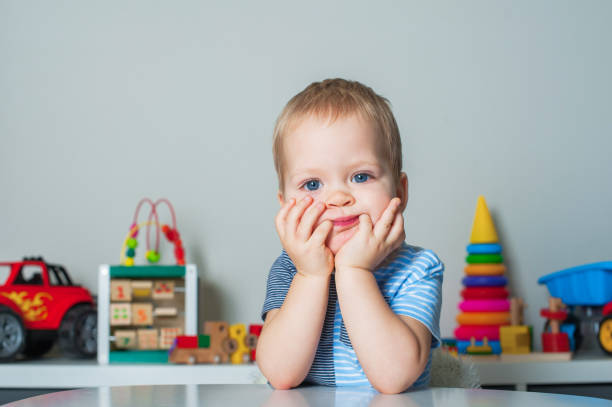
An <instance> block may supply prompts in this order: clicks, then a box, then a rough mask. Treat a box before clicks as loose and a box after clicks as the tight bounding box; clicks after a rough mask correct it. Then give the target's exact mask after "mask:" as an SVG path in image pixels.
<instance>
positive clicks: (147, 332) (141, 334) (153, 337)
mask: <svg viewBox="0 0 612 407" xmlns="http://www.w3.org/2000/svg"><path fill="white" fill-rule="evenodd" d="M138 349H141V350H144V349H158V345H157V329H139V330H138Z"/></svg>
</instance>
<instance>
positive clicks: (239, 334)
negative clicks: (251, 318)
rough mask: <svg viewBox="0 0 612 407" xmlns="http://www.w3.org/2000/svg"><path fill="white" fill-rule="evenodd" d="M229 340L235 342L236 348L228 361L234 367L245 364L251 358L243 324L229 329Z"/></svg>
mask: <svg viewBox="0 0 612 407" xmlns="http://www.w3.org/2000/svg"><path fill="white" fill-rule="evenodd" d="M229 335H230V338H232V339H234V340H235V341H236V344H237V345H238V346H237V348H236V349H235V350H234V352H232V354H231V355H230V361H231V362H232V364H234V365H239V364H242V363H247V362H248V361H249V360H250V359H251V356H250V354H249V351H250V349H249V347H248V346H247V343H246V337H247V334H246V326H245V325H244V324H234V325H231V326H230V327H229Z"/></svg>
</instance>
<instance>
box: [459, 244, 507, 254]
mask: <svg viewBox="0 0 612 407" xmlns="http://www.w3.org/2000/svg"><path fill="white" fill-rule="evenodd" d="M467 252H468V253H469V254H500V253H501V252H502V247H501V245H500V244H498V243H477V244H469V245H467Z"/></svg>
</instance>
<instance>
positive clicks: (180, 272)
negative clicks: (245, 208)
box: [98, 264, 198, 365]
mask: <svg viewBox="0 0 612 407" xmlns="http://www.w3.org/2000/svg"><path fill="white" fill-rule="evenodd" d="M111 278H151V279H155V278H158V279H163V278H184V279H185V304H184V307H185V308H184V309H185V327H184V334H185V335H197V332H198V327H197V324H198V272H197V268H196V266H195V265H194V264H188V265H186V266H130V267H127V266H110V265H107V264H103V265H101V266H100V269H99V274H98V363H100V364H101V365H106V364H108V363H121V364H122V365H123V364H125V363H147V364H150V363H167V362H168V351H167V350H153V351H145V350H131V351H123V350H121V351H119V350H118V351H111V349H110V343H109V342H110V338H109V337H110V333H111V327H110V281H111Z"/></svg>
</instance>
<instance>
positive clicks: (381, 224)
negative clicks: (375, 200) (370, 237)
mask: <svg viewBox="0 0 612 407" xmlns="http://www.w3.org/2000/svg"><path fill="white" fill-rule="evenodd" d="M399 204H400V199H399V198H393V199H392V200H391V201H390V202H389V205H387V208H386V209H385V211H384V212H383V214H382V215H381V216H380V219H379V220H378V222H376V225H375V226H374V236H376V238H377V239H379V240H385V238H386V237H387V235H388V234H389V230H391V226H392V225H393V221H394V220H395V213H396V211H397V208H398V207H399Z"/></svg>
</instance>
